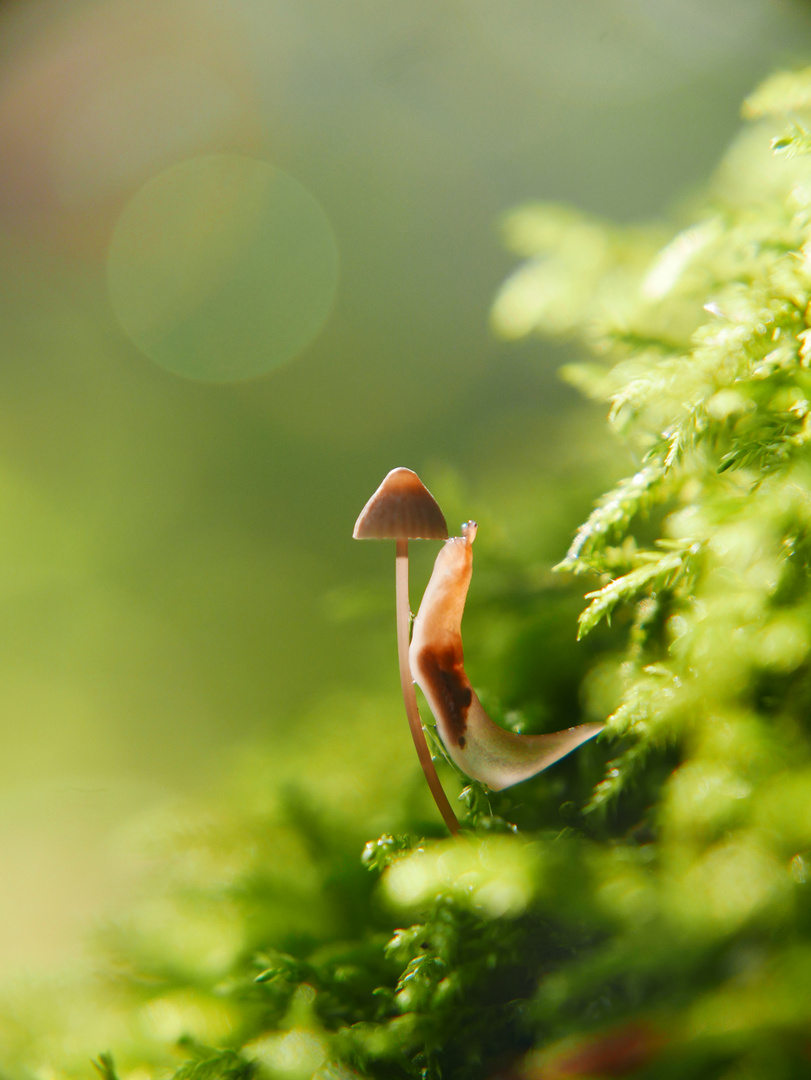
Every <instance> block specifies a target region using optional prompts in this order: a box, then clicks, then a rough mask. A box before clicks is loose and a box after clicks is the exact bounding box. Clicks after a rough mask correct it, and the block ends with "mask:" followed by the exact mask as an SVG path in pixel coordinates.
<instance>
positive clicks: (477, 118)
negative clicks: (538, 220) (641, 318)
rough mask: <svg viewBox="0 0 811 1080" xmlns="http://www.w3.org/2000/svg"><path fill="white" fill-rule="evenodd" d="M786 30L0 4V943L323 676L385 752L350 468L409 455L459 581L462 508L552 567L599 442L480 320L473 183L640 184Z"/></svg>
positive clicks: (525, 349)
mask: <svg viewBox="0 0 811 1080" xmlns="http://www.w3.org/2000/svg"><path fill="white" fill-rule="evenodd" d="M809 44H811V12H809V10H808V8H807V7H806V5H804V4H800V3H789V2H788V0H785V2H779V0H714V2H712V3H709V4H708V3H706V2H705V0H571V2H568V3H565V4H563V3H560V0H498V2H495V0H454V2H450V0H446V2H443V0H409V2H406V3H401V4H397V5H395V4H390V3H380V2H372V0H341V2H340V3H324V2H322V0H161V2H160V3H157V2H154V3H153V2H152V0H97V2H86V3H80V2H76V0H49V2H46V0H24V2H17V3H10V2H6V3H4V4H2V5H0V147H2V154H0V275H2V287H1V288H0V308H1V309H2V316H1V318H0V325H2V328H3V337H2V363H0V515H1V517H2V527H0V727H1V730H2V755H1V756H0V785H1V786H0V867H1V872H0V966H2V968H3V969H4V970H5V971H6V972H12V973H13V972H15V971H17V970H20V969H22V968H23V967H25V968H26V969H29V970H31V969H32V968H33V969H36V968H37V967H45V966H46V965H53V964H54V963H61V962H64V961H65V960H69V959H71V958H72V957H73V956H74V955H75V954H76V950H77V948H78V942H79V940H80V937H81V930H82V928H83V927H85V926H87V925H89V924H90V922H91V921H92V920H93V919H94V918H96V917H97V916H98V915H99V914H100V913H101V912H103V911H105V910H109V909H110V908H111V907H113V906H115V905H116V904H121V903H124V902H125V901H126V898H127V896H128V894H129V893H130V891H131V889H132V888H133V887H134V884H135V883H136V882H137V879H138V875H139V873H140V872H141V868H142V866H141V864H140V863H139V861H138V857H137V855H136V853H135V852H136V845H135V844H134V842H133V841H132V840H131V839H130V837H131V830H130V828H129V826H128V825H127V823H128V822H131V821H132V820H133V819H137V818H138V816H139V815H143V814H147V813H149V812H150V808H152V807H154V806H156V805H160V804H165V803H166V802H167V801H171V800H172V799H174V798H176V797H177V796H178V795H182V794H184V793H186V792H199V791H204V790H205V789H206V787H207V786H209V785H211V784H213V783H214V782H215V780H216V778H217V775H218V773H219V771H220V770H221V768H222V762H223V760H224V755H227V754H230V753H231V752H232V751H233V750H234V749H235V748H236V747H238V746H240V745H242V744H251V743H253V742H254V741H257V740H264V741H265V743H266V744H267V745H269V746H270V752H271V754H272V747H273V740H274V739H281V738H283V737H284V734H285V732H286V731H287V730H288V729H289V728H290V726H291V725H295V726H296V729H297V732H298V735H299V737H301V736H302V728H303V729H304V738H305V739H307V738H312V739H313V740H314V741H317V739H318V731H319V727H320V725H322V724H324V723H328V722H329V713H330V710H329V707H326V706H324V705H323V704H322V703H323V702H325V701H326V702H329V701H330V700H341V701H343V702H344V703H346V702H352V701H353V700H354V699H355V698H356V697H357V695H359V694H360V693H363V694H365V695H367V696H375V695H377V696H378V697H379V700H380V701H381V702H382V703H383V706H384V707H383V708H382V709H379V710H378V711H377V712H374V710H373V715H374V716H375V717H379V715H380V714H381V711H382V712H385V707H386V706H388V705H390V709H389V712H390V714H391V721H392V723H400V724H401V732H402V743H401V746H402V753H403V761H404V765H403V767H404V768H409V769H410V768H412V767H413V763H412V761H411V759H410V757H406V755H407V754H408V753H409V749H408V734H407V730H406V727H405V722H404V720H403V719H402V717H401V716H400V710H399V705H398V700H397V691H398V688H397V674H396V656H395V648H394V626H393V618H392V607H393V595H392V594H393V552H392V551H390V550H389V549H388V547H387V546H386V545H375V544H369V545H367V544H356V543H353V541H352V540H351V531H352V524H353V522H354V518H355V516H356V514H357V512H358V511H359V510H360V508H361V506H362V505H363V503H364V502H365V500H366V498H367V497H368V496H369V494H371V492H372V490H373V489H374V488H375V487H376V485H377V484H378V483H379V481H380V479H381V478H382V476H383V475H384V474H385V472H386V471H388V469H390V468H392V467H394V466H395V465H408V466H409V467H411V468H415V469H417V470H418V471H419V472H420V474H421V475H422V476H423V479H424V480H425V481H426V483H428V485H429V487H431V488H432V490H433V491H434V493H435V494H436V495H437V496H438V498H439V499H440V502H442V503H443V505H444V506H445V508H446V510H447V511H448V517H449V522H450V523H451V524H454V523H455V522H456V521H457V520H461V519H462V518H463V517H464V518H467V517H476V518H478V519H479V520H480V521H481V522H483V523H484V525H485V526H486V528H485V529H483V530H482V534H481V537H480V540H479V542H478V544H477V548H478V549H479V551H478V552H477V557H478V556H479V555H480V556H481V558H482V560H483V563H484V567H485V571H484V581H485V583H486V580H487V579H486V567H487V553H486V552H487V544H488V539H487V535H488V534H487V530H488V529H489V530H490V535H491V536H494V537H495V536H496V535H497V536H498V542H499V545H500V550H502V551H507V552H510V551H512V552H514V553H516V554H520V556H521V559H522V560H523V561H524V562H525V563H529V564H530V565H535V566H537V567H538V568H539V572H540V573H543V572H545V569H546V568H547V567H548V566H550V565H551V564H552V563H554V562H555V561H557V559H559V558H560V557H561V556H562V555H563V553H564V550H565V546H566V543H567V540H568V537H569V535H570V533H571V532H572V531H573V530H574V528H575V527H576V526H577V524H578V523H579V521H580V520H581V519H582V517H583V516H584V515H585V513H586V512H587V510H588V508H589V505H590V500H591V498H592V497H593V496H594V495H595V494H596V493H597V492H599V491H600V490H601V489H602V488H603V487H604V486H605V482H606V480H607V478H608V474H614V473H616V472H617V471H618V470H617V468H616V467H615V465H613V464H612V460H611V454H610V453H609V452H608V449H607V446H608V444H607V443H606V442H603V434H602V418H601V417H600V415H599V414H598V413H597V412H591V411H584V410H583V407H582V406H581V405H580V404H579V402H578V401H577V400H576V398H575V396H574V394H573V392H571V391H569V390H567V389H566V388H565V387H564V386H563V385H562V384H560V383H559V382H558V380H557V377H556V374H555V370H556V368H557V366H558V365H559V363H560V361H561V359H563V358H565V354H564V350H563V349H559V350H555V349H553V348H552V347H550V346H549V345H548V344H546V343H544V344H540V343H538V344H537V345H533V346H527V345H525V344H521V345H510V344H504V343H499V342H498V341H497V340H495V338H494V337H493V335H492V334H491V332H490V331H489V329H488V322H487V313H488V308H489V306H490V303H491V300H492V297H493V295H494V293H495V291H496V289H497V288H498V286H499V284H500V282H501V280H502V279H503V277H504V276H505V274H506V273H507V272H508V271H509V270H510V269H511V266H512V263H513V257H512V256H510V255H508V254H507V253H505V252H504V251H503V250H502V249H501V246H500V240H499V236H498V229H497V222H498V219H499V217H500V216H501V215H502V214H503V212H504V211H505V210H507V209H508V208H510V207H512V206H514V205H515V204H517V203H520V202H522V201H525V200H528V199H553V200H566V201H570V202H573V203H575V204H577V205H578V206H579V207H581V208H583V209H585V210H587V211H590V212H593V213H596V214H602V215H607V216H610V217H612V218H617V219H620V220H623V221H646V220H649V219H651V218H653V217H655V216H656V215H658V214H660V213H661V212H662V211H663V209H665V208H667V207H668V206H669V205H670V204H672V202H673V200H674V199H676V198H680V197H683V196H684V194H685V193H688V194H689V190H690V189H691V187H693V186H695V185H698V184H700V183H701V182H702V181H703V180H704V179H705V178H706V176H707V174H708V172H709V171H710V170H711V168H712V166H713V164H714V162H715V160H716V159H717V156H718V153H719V148H720V147H722V146H723V145H724V144H725V143H726V142H727V141H728V140H729V138H730V137H731V136H732V135H733V133H734V132H735V130H736V128H737V126H738V109H739V103H740V100H741V98H742V97H743V95H744V94H745V93H746V92H747V91H748V90H750V89H751V88H752V87H753V86H754V85H755V84H756V83H757V82H758V80H760V79H761V78H762V77H763V76H765V75H766V74H767V73H768V72H769V71H771V70H772V69H774V68H775V67H776V66H778V65H781V64H785V63H791V62H792V61H793V60H795V59H800V58H803V57H807V53H808V48H809ZM274 170H281V171H274ZM177 372H180V374H177ZM257 372H259V374H257ZM251 376H252V377H251ZM577 432H579V433H580V435H581V438H577V437H576V434H575V433H577ZM613 452H614V451H612V453H613ZM529 500H531V501H532V505H533V510H532V512H531V514H530V513H529V511H528V509H527V502H528V501H529ZM539 504H540V509H538V506H539ZM424 547H425V548H426V549H427V547H428V546H427V545H425V546H424ZM433 555H434V551H433V550H431V551H430V552H429V551H427V550H420V551H418V552H417V553H416V558H415V570H414V584H413V589H412V591H413V597H412V604H413V606H414V607H416V604H417V599H418V596H419V591H420V589H421V587H422V584H423V582H424V580H425V577H426V575H427V572H428V569H429V566H430V561H431V559H432V558H433ZM475 584H476V582H475V580H474V588H475ZM473 595H475V594H471V603H472V598H473ZM470 617H471V619H475V616H474V615H473V613H472V612H471V616H470ZM475 635H476V636H475V638H474V640H475V641H476V642H478V643H479V648H480V649H486V647H487V644H486V638H487V635H486V633H485V632H484V630H483V629H482V628H481V627H479V629H478V630H476V631H475ZM567 647H568V646H567ZM571 648H572V649H574V648H576V646H575V645H574V623H572V627H571ZM496 651H497V650H496ZM470 656H471V658H474V657H475V651H474V649H473V647H472V646H471V650H470ZM470 666H471V667H474V668H475V659H473V663H472V664H471V665H470ZM474 681H475V680H474ZM344 708H346V705H344ZM306 725H309V726H310V727H309V730H308V729H307V727H306ZM349 751H350V752H351V751H352V748H351V747H350V748H349Z"/></svg>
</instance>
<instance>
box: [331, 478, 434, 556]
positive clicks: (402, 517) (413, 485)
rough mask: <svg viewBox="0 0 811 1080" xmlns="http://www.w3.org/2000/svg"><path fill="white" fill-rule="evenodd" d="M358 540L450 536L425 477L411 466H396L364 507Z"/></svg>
mask: <svg viewBox="0 0 811 1080" xmlns="http://www.w3.org/2000/svg"><path fill="white" fill-rule="evenodd" d="M352 535H353V537H354V538H355V539H356V540H447V538H448V526H447V523H446V521H445V515H444V514H443V513H442V511H441V510H440V508H439V505H438V503H437V501H436V499H435V498H434V497H433V495H432V494H431V492H430V491H429V490H428V488H427V487H426V486H425V485H424V484H423V482H422V480H420V478H419V477H418V476H417V474H416V473H415V472H412V470H411V469H403V468H400V469H392V470H391V472H390V473H389V474H388V475H387V476H386V477H385V479H384V480H383V483H382V484H381V485H380V487H379V488H378V489H377V491H376V492H375V493H374V495H373V496H372V497H371V499H369V501H368V502H367V503H366V505H365V506H364V508H363V509H362V510H361V512H360V514H359V516H358V520H357V521H356V522H355V528H354V530H353V532H352Z"/></svg>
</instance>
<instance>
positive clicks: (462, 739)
mask: <svg viewBox="0 0 811 1080" xmlns="http://www.w3.org/2000/svg"><path fill="white" fill-rule="evenodd" d="M456 741H457V742H458V743H459V749H460V750H464V748H465V743H466V742H467V739H466V738H465V737H464V735H460V736H459V738H458V739H457V740H456Z"/></svg>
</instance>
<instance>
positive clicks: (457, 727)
mask: <svg viewBox="0 0 811 1080" xmlns="http://www.w3.org/2000/svg"><path fill="white" fill-rule="evenodd" d="M419 665H420V668H421V670H422V672H423V677H424V679H425V681H426V682H427V683H428V684H429V686H430V688H431V690H432V691H433V693H434V695H435V696H436V698H437V699H438V700H439V701H440V702H441V704H442V712H443V717H444V719H445V720H446V721H447V723H448V727H449V728H450V735H451V737H452V738H453V739H454V740H455V742H456V743H457V745H458V746H459V747H461V748H464V745H465V741H466V740H465V731H466V730H467V713H468V709H469V708H470V705H471V702H472V701H473V691H472V689H471V687H470V683H469V682H468V679H467V675H465V669H464V667H463V666H462V660H461V656H460V655H459V656H458V655H457V652H456V650H450V649H449V650H447V652H446V653H443V654H441V655H440V654H439V652H438V651H436V650H434V649H423V650H422V652H421V653H420V656H419Z"/></svg>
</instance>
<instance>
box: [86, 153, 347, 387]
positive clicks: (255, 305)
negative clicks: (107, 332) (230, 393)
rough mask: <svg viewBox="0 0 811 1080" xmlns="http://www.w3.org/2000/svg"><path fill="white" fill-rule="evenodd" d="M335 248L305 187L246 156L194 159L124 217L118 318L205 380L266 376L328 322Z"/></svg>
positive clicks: (115, 258)
mask: <svg viewBox="0 0 811 1080" xmlns="http://www.w3.org/2000/svg"><path fill="white" fill-rule="evenodd" d="M337 279H338V249H337V245H336V241H335V236H334V234H333V231H332V227H331V225H330V222H329V219H328V217H327V215H326V213H325V212H324V210H323V208H322V207H321V205H320V203H318V201H317V200H316V199H315V198H314V196H313V195H311V194H310V192H309V191H308V190H307V189H306V188H305V187H303V186H302V185H301V184H300V183H299V182H298V181H297V180H295V179H294V178H293V177H292V176H289V175H288V174H287V173H285V172H282V171H281V170H279V169H276V168H274V167H273V166H272V165H270V164H268V163H267V162H265V161H260V160H257V159H256V158H250V157H245V156H243V155H240V154H217V155H207V156H205V157H196V158H191V159H189V160H187V161H184V162H182V163H180V164H179V165H175V166H173V167H172V168H170V169H167V170H166V171H165V172H162V173H160V174H159V175H157V176H155V177H153V178H152V179H151V180H149V181H148V182H147V183H146V184H144V186H143V187H142V188H140V190H139V191H138V192H137V193H136V194H135V196H134V197H133V198H132V199H131V200H130V202H129V203H128V204H127V206H126V207H125V208H124V211H123V212H122V214H121V216H120V218H119V220H118V222H117V224H116V227H115V230H114V232H113V236H112V240H111V243H110V250H109V255H108V260H107V280H108V287H109V292H110V299H111V302H112V306H113V309H114V311H115V314H116V316H117V317H118V320H119V322H120V323H121V326H122V327H123V329H124V331H125V332H126V333H127V335H128V336H129V337H130V338H131V339H132V341H133V342H135V344H136V345H137V346H138V347H139V348H140V349H142V350H143V351H144V352H145V353H146V354H147V356H149V357H150V358H151V359H152V360H154V361H155V363H157V364H159V365H160V366H161V367H163V368H166V369H167V370H168V371H172V372H174V373H175V374H178V375H184V376H186V377H187V378H190V379H198V380H202V381H206V382H234V381H238V380H242V379H249V378H252V377H254V376H257V375H262V374H264V373H265V372H268V371H270V370H271V369H273V368H275V367H278V366H279V365H280V364H283V363H285V362H286V361H288V360H290V359H291V358H292V357H294V356H295V355H296V354H297V353H299V352H300V351H301V350H302V349H303V348H304V347H305V346H306V345H307V344H308V343H309V342H310V341H312V339H313V338H314V337H315V336H316V334H317V333H318V331H319V330H320V328H321V326H322V325H323V323H324V321H325V319H326V317H327V315H328V313H329V309H330V306H331V304H332V300H333V297H334V294H335V288H336V284H337Z"/></svg>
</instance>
